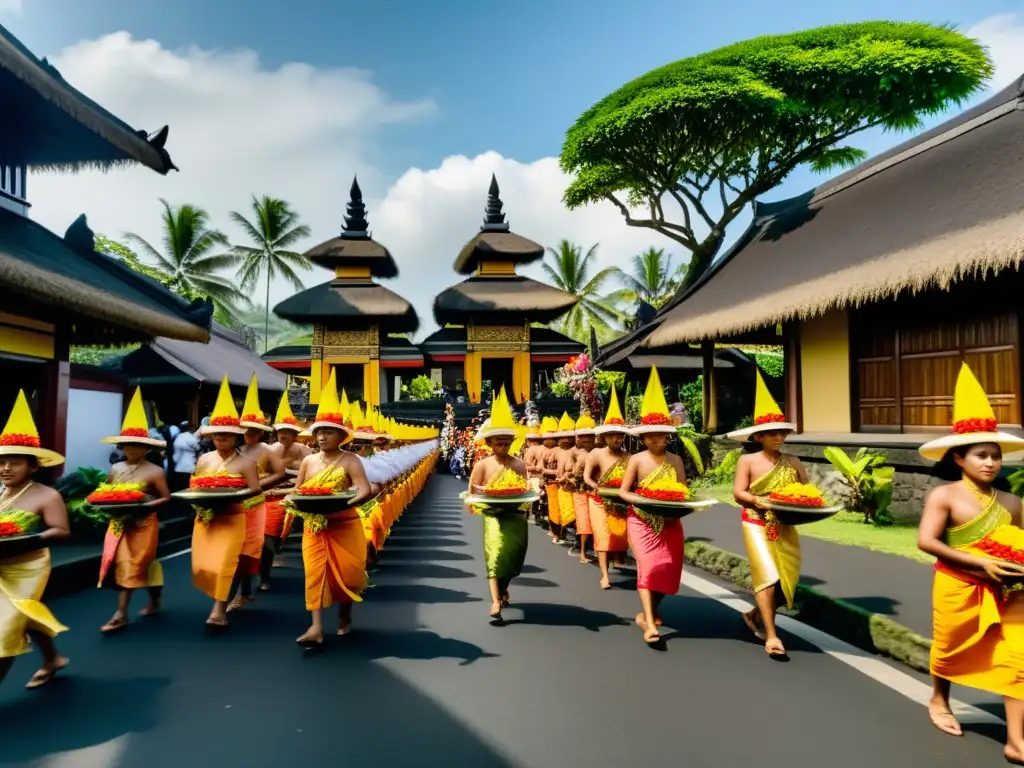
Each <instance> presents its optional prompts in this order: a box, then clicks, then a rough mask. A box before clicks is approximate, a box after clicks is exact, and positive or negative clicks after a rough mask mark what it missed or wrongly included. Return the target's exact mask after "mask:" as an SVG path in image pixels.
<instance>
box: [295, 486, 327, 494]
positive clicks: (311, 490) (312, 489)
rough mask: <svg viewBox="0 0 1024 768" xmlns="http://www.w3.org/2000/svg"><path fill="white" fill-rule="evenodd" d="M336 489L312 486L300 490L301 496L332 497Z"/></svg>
mask: <svg viewBox="0 0 1024 768" xmlns="http://www.w3.org/2000/svg"><path fill="white" fill-rule="evenodd" d="M333 494H334V489H333V488H331V487H330V486H327V485H311V486H309V487H303V488H299V496H331V495H333Z"/></svg>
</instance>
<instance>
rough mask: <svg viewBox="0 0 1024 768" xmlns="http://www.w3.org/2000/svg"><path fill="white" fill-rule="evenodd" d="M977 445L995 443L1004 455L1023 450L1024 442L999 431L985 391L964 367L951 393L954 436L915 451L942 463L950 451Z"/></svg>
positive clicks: (927, 444)
mask: <svg viewBox="0 0 1024 768" xmlns="http://www.w3.org/2000/svg"><path fill="white" fill-rule="evenodd" d="M978 443H996V444H997V445H998V446H999V448H1000V449H1001V450H1002V452H1003V454H1004V455H1006V454H1010V453H1017V452H1020V451H1022V450H1024V438H1020V437H1017V436H1016V435H1011V434H1009V433H1008V432H1000V431H999V425H998V423H997V422H996V414H995V412H994V411H993V410H992V405H991V403H989V401H988V396H987V395H986V394H985V390H984V389H982V388H981V383H980V382H979V381H978V379H977V378H975V376H974V372H973V371H972V370H971V369H970V367H968V365H967V363H964V364H963V365H962V366H961V367H960V374H959V375H958V376H957V377H956V389H955V390H954V392H953V434H951V435H943V436H942V437H940V438H938V439H936V440H930V441H929V442H927V443H925V444H924V445H922V446H921V447H920V448H919V449H918V450H919V451H920V452H921V455H922V456H924V457H925V458H926V459H931V460H932V461H941V460H942V459H943V457H945V455H946V453H947V452H948V451H949V449H950V448H957V447H959V446H961V445H977V444H978Z"/></svg>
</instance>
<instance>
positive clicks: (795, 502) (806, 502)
mask: <svg viewBox="0 0 1024 768" xmlns="http://www.w3.org/2000/svg"><path fill="white" fill-rule="evenodd" d="M768 498H769V499H770V500H771V501H774V502H776V503H778V504H789V505H791V506H794V507H824V506H825V500H824V499H823V498H821V496H786V495H784V494H781V493H769V494H768Z"/></svg>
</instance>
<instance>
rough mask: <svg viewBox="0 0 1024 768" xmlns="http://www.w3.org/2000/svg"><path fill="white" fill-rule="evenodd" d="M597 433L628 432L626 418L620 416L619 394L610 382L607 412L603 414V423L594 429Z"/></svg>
mask: <svg viewBox="0 0 1024 768" xmlns="http://www.w3.org/2000/svg"><path fill="white" fill-rule="evenodd" d="M594 432H595V433H596V434H598V435H604V434H607V433H608V432H622V433H627V432H629V427H627V426H626V420H625V419H624V418H622V410H621V409H620V408H619V396H618V395H617V394H616V392H615V385H614V384H612V395H611V397H609V398H608V412H607V413H606V414H605V415H604V423H603V424H602V425H601V426H600V427H598V428H597V429H595V430H594Z"/></svg>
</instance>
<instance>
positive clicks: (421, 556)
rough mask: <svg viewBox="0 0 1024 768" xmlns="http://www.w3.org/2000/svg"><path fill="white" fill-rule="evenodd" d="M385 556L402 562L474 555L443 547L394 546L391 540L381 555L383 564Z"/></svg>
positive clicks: (453, 558)
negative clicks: (434, 548)
mask: <svg viewBox="0 0 1024 768" xmlns="http://www.w3.org/2000/svg"><path fill="white" fill-rule="evenodd" d="M384 558H387V560H388V561H389V562H401V561H403V560H404V561H409V560H462V561H465V560H472V559H473V556H472V555H467V554H466V553H465V552H448V551H446V550H443V549H439V550H433V549H429V548H427V549H414V548H413V547H394V548H392V546H391V542H388V544H387V546H386V547H385V548H384V554H383V555H382V556H381V561H382V564H383V561H384Z"/></svg>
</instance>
